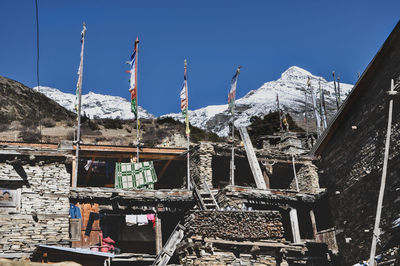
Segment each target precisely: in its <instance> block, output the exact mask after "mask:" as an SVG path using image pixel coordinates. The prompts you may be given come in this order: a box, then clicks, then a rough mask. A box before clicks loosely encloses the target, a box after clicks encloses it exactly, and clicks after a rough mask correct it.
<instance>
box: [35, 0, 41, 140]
mask: <svg viewBox="0 0 400 266" xmlns="http://www.w3.org/2000/svg"><path fill="white" fill-rule="evenodd" d="M35 10H36V81H37V87H38V92H39V105H38V115H39V133H40V143H42V115H41V109H40V105H41V104H40V98H41V92H40V79H39V8H38V0H35Z"/></svg>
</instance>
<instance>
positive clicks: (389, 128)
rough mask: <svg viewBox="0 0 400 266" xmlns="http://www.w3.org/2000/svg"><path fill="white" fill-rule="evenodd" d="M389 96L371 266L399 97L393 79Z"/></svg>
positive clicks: (378, 228) (373, 259)
mask: <svg viewBox="0 0 400 266" xmlns="http://www.w3.org/2000/svg"><path fill="white" fill-rule="evenodd" d="M388 94H389V96H390V97H391V98H390V100H389V114H388V124H387V131H386V141H385V153H384V158H383V167H382V177H381V186H380V189H379V196H378V204H377V207H376V216H375V225H374V231H373V235H372V244H371V253H370V256H369V265H370V266H374V265H375V252H376V243H377V242H378V239H379V236H380V233H381V229H380V227H379V226H380V222H381V214H382V204H383V195H384V193H385V185H386V174H387V166H388V160H389V148H390V135H391V133H392V115H393V98H394V96H395V95H397V91H395V90H394V80H393V79H392V80H391V82H390V91H388Z"/></svg>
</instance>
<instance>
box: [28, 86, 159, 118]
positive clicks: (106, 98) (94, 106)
mask: <svg viewBox="0 0 400 266" xmlns="http://www.w3.org/2000/svg"><path fill="white" fill-rule="evenodd" d="M33 89H34V90H35V91H39V89H38V87H34V88H33ZM40 92H41V93H43V94H44V95H46V96H47V97H48V98H50V99H52V100H54V101H56V102H57V103H58V104H60V105H61V106H63V107H64V108H66V109H67V110H69V111H72V112H75V109H74V105H75V94H72V93H65V92H62V91H60V90H58V89H55V88H50V87H44V86H40ZM138 108H139V117H140V118H146V119H153V118H155V116H154V115H152V114H150V113H149V112H147V111H146V110H145V109H143V108H142V107H141V106H139V107H138ZM83 112H85V113H86V115H87V116H89V117H90V118H94V117H99V118H120V119H132V118H134V115H133V113H132V112H131V103H130V102H129V101H128V100H127V99H125V98H122V97H119V96H111V95H103V94H98V93H94V92H89V93H88V94H84V95H82V114H83Z"/></svg>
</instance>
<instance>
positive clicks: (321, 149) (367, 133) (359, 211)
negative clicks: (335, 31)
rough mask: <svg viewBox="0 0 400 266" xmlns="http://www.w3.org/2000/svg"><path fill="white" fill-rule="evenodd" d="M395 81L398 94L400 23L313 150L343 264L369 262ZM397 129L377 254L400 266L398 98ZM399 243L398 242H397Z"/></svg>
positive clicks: (399, 101) (398, 104) (398, 102)
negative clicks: (399, 258) (399, 252)
mask: <svg viewBox="0 0 400 266" xmlns="http://www.w3.org/2000/svg"><path fill="white" fill-rule="evenodd" d="M391 79H394V81H395V90H396V91H399V88H400V86H399V80H400V23H398V24H397V25H396V27H395V28H394V29H393V31H392V32H391V34H390V35H389V37H388V38H387V40H386V41H385V42H384V44H383V45H382V47H381V48H380V50H379V51H378V53H377V54H376V55H375V57H374V58H373V60H372V61H371V62H370V63H369V65H368V67H367V68H366V70H365V71H364V73H363V74H362V76H361V77H360V79H359V80H358V81H357V83H356V84H355V86H354V88H353V90H352V91H351V93H350V95H349V96H348V97H347V99H346V101H345V102H344V103H343V104H342V106H341V108H340V110H339V111H338V113H337V114H336V116H335V117H334V119H333V121H332V122H331V123H330V125H329V126H328V129H327V130H326V131H325V132H324V134H323V135H322V137H321V138H320V139H319V140H318V143H317V145H316V146H315V147H314V149H313V154H314V156H315V157H316V164H317V165H318V168H319V171H320V177H319V183H320V185H321V187H324V188H327V197H328V199H329V203H330V206H332V215H333V220H334V224H335V228H336V238H337V243H338V246H339V250H340V254H341V258H342V264H343V265H350V264H354V263H356V262H358V261H360V260H367V259H368V258H369V254H370V248H371V242H372V233H373V227H374V222H375V214H376V208H377V199H378V194H379V188H380V182H381V175H382V166H383V158H384V146H385V138H386V132H387V123H388V110H389V108H388V105H389V100H390V98H391V97H390V96H389V95H388V94H387V91H389V90H390V86H391ZM393 100H394V109H393V125H392V135H391V142H390V150H389V161H388V172H387V181H386V189H385V194H384V200H383V208H382V219H381V221H380V227H381V235H380V236H379V239H380V241H379V242H378V247H377V254H381V255H383V258H382V259H383V261H386V263H387V264H386V265H398V263H399V262H397V264H396V262H395V260H396V257H397V258H398V256H399V255H398V253H397V248H398V245H399V241H398V235H397V232H396V230H397V229H396V227H394V228H393V226H394V224H393V222H394V221H395V220H396V219H398V218H399V217H400V206H399V204H398V201H399V200H400V179H399V174H400V172H399V171H400V168H399V165H400V130H399V128H400V112H399V111H398V110H399V108H400V98H399V96H395V97H393ZM396 239H397V240H396Z"/></svg>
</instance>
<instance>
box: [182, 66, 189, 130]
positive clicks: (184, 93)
mask: <svg viewBox="0 0 400 266" xmlns="http://www.w3.org/2000/svg"><path fill="white" fill-rule="evenodd" d="M186 74H187V67H186V60H185V71H184V74H183V85H182V89H181V111H182V114H183V116H184V117H185V123H186V135H188V136H189V134H190V128H189V112H188V107H189V99H188V85H187V75H186Z"/></svg>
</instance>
